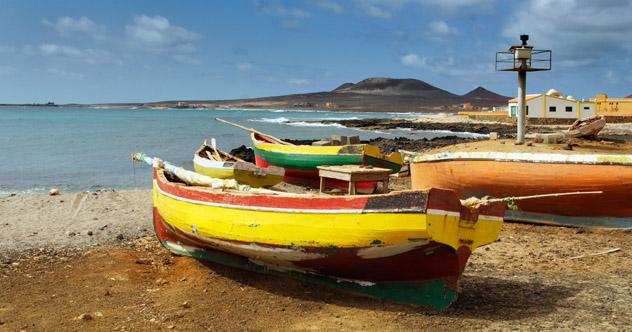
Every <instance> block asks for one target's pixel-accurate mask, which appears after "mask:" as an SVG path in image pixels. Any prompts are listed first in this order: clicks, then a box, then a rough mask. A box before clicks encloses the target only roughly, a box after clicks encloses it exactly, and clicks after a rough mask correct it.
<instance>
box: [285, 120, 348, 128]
mask: <svg viewBox="0 0 632 332" xmlns="http://www.w3.org/2000/svg"><path fill="white" fill-rule="evenodd" d="M286 124H287V125H288V126H294V127H337V128H346V127H345V126H343V125H341V124H339V123H322V122H305V121H296V122H287V123H286Z"/></svg>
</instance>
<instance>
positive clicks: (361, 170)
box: [318, 165, 391, 195]
mask: <svg viewBox="0 0 632 332" xmlns="http://www.w3.org/2000/svg"><path fill="white" fill-rule="evenodd" d="M390 173H391V171H390V170H389V169H386V168H377V167H362V166H359V165H341V166H318V175H319V176H320V181H321V182H320V184H321V185H320V187H321V192H322V191H323V190H324V183H323V179H324V178H329V179H336V180H341V181H347V182H349V194H350V195H355V193H356V185H355V183H356V182H357V181H379V182H382V192H386V191H387V190H388V182H389V176H390Z"/></svg>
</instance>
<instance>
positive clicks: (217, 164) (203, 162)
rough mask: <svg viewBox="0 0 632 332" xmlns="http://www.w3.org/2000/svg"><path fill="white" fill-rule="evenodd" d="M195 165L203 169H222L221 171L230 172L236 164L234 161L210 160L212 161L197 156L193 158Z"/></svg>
mask: <svg viewBox="0 0 632 332" xmlns="http://www.w3.org/2000/svg"><path fill="white" fill-rule="evenodd" d="M193 163H194V164H198V165H200V166H203V167H207V168H220V169H230V170H232V169H233V166H234V165H235V163H234V162H232V161H217V160H210V159H206V158H202V157H200V156H198V155H197V154H196V155H194V156H193Z"/></svg>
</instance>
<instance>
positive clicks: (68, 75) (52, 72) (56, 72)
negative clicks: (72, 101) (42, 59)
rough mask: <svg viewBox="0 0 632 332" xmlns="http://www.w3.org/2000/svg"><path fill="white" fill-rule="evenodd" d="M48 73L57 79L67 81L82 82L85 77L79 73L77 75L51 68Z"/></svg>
mask: <svg viewBox="0 0 632 332" xmlns="http://www.w3.org/2000/svg"><path fill="white" fill-rule="evenodd" d="M46 72H47V73H48V74H50V75H52V76H55V77H57V78H61V79H66V80H82V79H83V75H82V74H79V73H75V72H72V71H67V70H64V69H59V68H49V69H47V70H46Z"/></svg>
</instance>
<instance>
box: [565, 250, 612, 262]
mask: <svg viewBox="0 0 632 332" xmlns="http://www.w3.org/2000/svg"><path fill="white" fill-rule="evenodd" d="M617 251H621V248H613V249H610V250H606V251H602V252H596V253H593V254H586V255H579V256H575V257H571V258H569V260H571V259H580V258H584V257H590V256H599V255H606V254H611V253H613V252H617Z"/></svg>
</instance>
